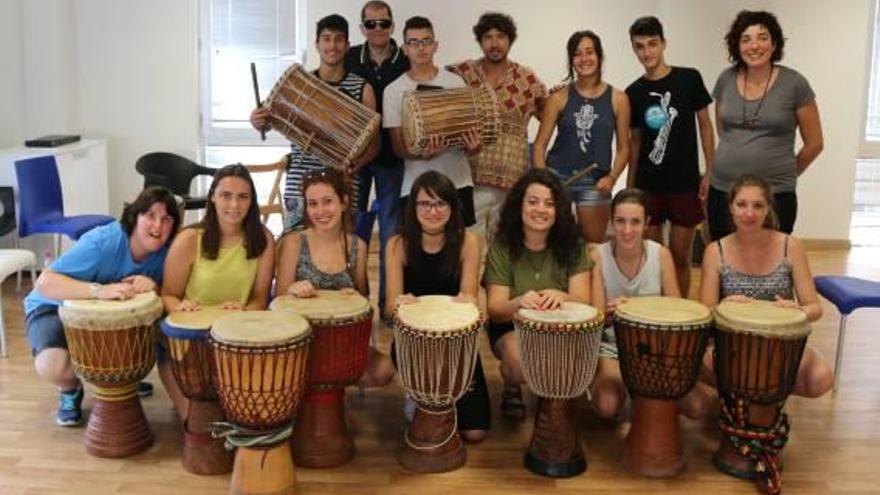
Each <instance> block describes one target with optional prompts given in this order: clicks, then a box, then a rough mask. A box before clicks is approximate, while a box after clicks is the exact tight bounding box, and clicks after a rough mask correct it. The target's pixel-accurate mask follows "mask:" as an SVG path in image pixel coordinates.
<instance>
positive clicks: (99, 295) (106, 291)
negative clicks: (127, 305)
mask: <svg viewBox="0 0 880 495" xmlns="http://www.w3.org/2000/svg"><path fill="white" fill-rule="evenodd" d="M135 294H137V292H135V290H134V288H133V287H132V284H130V283H128V282H124V281H123V282H118V283H115V284H104V285H102V286H101V287H100V288H99V289H98V291H97V292H96V293H95V298H96V299H115V300H120V301H124V300H126V299H131V298H132V297H134V296H135Z"/></svg>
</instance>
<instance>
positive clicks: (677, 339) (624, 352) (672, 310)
mask: <svg viewBox="0 0 880 495" xmlns="http://www.w3.org/2000/svg"><path fill="white" fill-rule="evenodd" d="M711 321H712V314H711V313H710V312H709V309H708V308H707V307H706V306H704V305H702V304H700V303H698V302H696V301H691V300H689V299H679V298H672V297H636V298H632V299H628V300H627V301H626V302H625V303H623V304H621V305H619V306H618V307H617V310H616V311H615V313H614V333H615V336H616V340H617V349H618V355H619V360H620V372H621V374H622V375H623V381H624V383H626V387H627V389H628V390H629V393H630V395H631V396H632V400H633V414H632V423H631V426H630V429H629V433H628V434H627V436H626V442H625V443H624V448H623V457H622V460H621V462H622V464H623V467H624V468H625V469H626V470H627V471H630V472H633V473H637V474H641V475H643V476H649V477H654V478H662V477H670V476H675V475H678V474H680V473H681V472H683V471H684V469H685V461H684V455H683V450H682V445H681V438H680V435H679V428H678V405H677V404H676V402H675V401H676V400H678V399H680V398H682V397H684V396H685V395H686V394H687V393H688V392H689V391H690V390H691V389H692V388H693V387H694V384H695V383H696V381H697V378H698V376H699V373H700V367H701V366H702V363H703V353H705V352H706V341H707V340H708V338H709V333H710V331H709V330H710V328H711Z"/></svg>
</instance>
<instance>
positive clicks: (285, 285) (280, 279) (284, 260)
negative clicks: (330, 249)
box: [275, 233, 302, 295]
mask: <svg viewBox="0 0 880 495" xmlns="http://www.w3.org/2000/svg"><path fill="white" fill-rule="evenodd" d="M278 242H279V243H280V244H281V246H280V248H279V249H278V263H276V266H275V294H277V295H281V294H287V291H288V289H289V288H290V285H291V284H293V283H294V282H295V281H296V266H297V265H298V264H299V253H300V245H301V242H302V237H301V234H299V233H290V234H286V235H285V236H284V237H282V238H281V239H280V240H279V241H278Z"/></svg>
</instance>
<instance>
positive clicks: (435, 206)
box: [416, 199, 449, 213]
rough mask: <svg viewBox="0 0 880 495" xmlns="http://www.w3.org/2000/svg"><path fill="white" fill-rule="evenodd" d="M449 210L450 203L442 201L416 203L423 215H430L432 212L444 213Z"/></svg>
mask: <svg viewBox="0 0 880 495" xmlns="http://www.w3.org/2000/svg"><path fill="white" fill-rule="evenodd" d="M447 208H449V203H447V202H446V201H443V200H442V199H441V200H438V201H427V200H424V201H416V209H417V210H418V211H420V212H421V213H428V212H429V211H431V210H434V211H443V210H445V209H447Z"/></svg>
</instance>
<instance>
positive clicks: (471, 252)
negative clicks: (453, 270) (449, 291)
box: [459, 231, 480, 303]
mask: <svg viewBox="0 0 880 495" xmlns="http://www.w3.org/2000/svg"><path fill="white" fill-rule="evenodd" d="M479 276H480V240H479V238H478V237H477V236H476V235H474V234H472V233H471V232H469V231H465V233H464V245H463V246H462V250H461V281H460V282H459V283H460V287H459V292H460V293H461V294H462V295H465V296H467V297H469V298H470V299H471V300H472V301H473V302H474V303H476V302H477V290H478V287H479V280H478V278H479Z"/></svg>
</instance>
